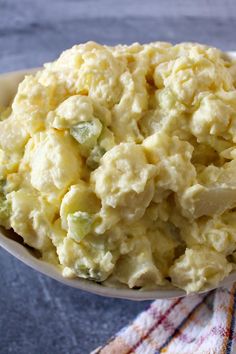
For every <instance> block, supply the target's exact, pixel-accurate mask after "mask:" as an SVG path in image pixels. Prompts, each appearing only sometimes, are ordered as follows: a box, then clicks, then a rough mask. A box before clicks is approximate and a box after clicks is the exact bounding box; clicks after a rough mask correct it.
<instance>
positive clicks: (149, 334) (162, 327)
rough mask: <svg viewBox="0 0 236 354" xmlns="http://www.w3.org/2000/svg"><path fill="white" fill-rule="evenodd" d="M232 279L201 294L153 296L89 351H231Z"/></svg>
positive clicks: (235, 290)
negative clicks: (126, 322)
mask: <svg viewBox="0 0 236 354" xmlns="http://www.w3.org/2000/svg"><path fill="white" fill-rule="evenodd" d="M235 309H236V283H235V284H234V285H232V286H230V287H227V288H226V287H225V288H220V289H217V290H214V291H210V292H208V293H205V294H202V295H192V296H186V297H183V298H178V299H171V300H156V301H154V302H153V303H152V304H151V306H150V307H149V308H148V309H147V310H146V311H144V312H142V313H141V314H139V315H138V317H137V318H136V319H135V320H134V321H133V322H132V323H130V324H129V325H128V326H127V327H125V328H123V329H122V330H121V331H120V332H118V333H117V334H116V335H115V336H114V337H113V338H111V339H110V341H109V342H108V343H107V344H105V345H104V346H103V347H100V348H98V349H96V350H95V351H94V352H93V354H95V353H96V354H131V353H137V354H154V353H155V354H158V353H165V354H234V353H236V324H235V322H236V315H235Z"/></svg>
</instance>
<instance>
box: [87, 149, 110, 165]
mask: <svg viewBox="0 0 236 354" xmlns="http://www.w3.org/2000/svg"><path fill="white" fill-rule="evenodd" d="M105 152H106V150H105V149H104V148H103V147H101V146H98V145H97V146H95V147H94V148H93V150H92V151H91V153H90V155H89V157H88V158H87V160H86V165H87V166H88V167H89V168H90V169H91V170H95V169H96V168H97V167H98V165H99V162H100V159H101V157H102V156H103V155H104V154H105Z"/></svg>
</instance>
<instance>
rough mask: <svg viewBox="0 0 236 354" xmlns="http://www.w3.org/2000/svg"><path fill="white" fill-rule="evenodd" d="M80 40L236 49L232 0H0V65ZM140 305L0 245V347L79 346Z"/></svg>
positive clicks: (100, 338) (42, 353)
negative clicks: (28, 261) (95, 291)
mask: <svg viewBox="0 0 236 354" xmlns="http://www.w3.org/2000/svg"><path fill="white" fill-rule="evenodd" d="M88 40H95V41H98V42H100V43H104V44H117V43H131V42H134V41H139V42H150V41H155V40H164V41H170V42H173V43H176V42H180V41H197V42H202V43H206V44H210V45H213V46H218V47H220V48H221V49H224V50H236V2H235V1H234V0H228V1H226V0H224V1H223V0H211V1H210V0H208V1H207V0H198V1H191V0H162V1H158V0H145V1H143V0H133V1H132V0H77V1H76V0H5V1H4V0H0V72H7V71H12V70H17V69H24V68H29V67H36V66H41V65H42V64H43V63H44V62H46V61H50V60H52V59H55V58H56V57H57V56H58V54H59V53H60V52H61V51H62V50H64V49H65V48H69V47H71V46H72V45H73V44H76V43H80V42H85V41H88ZM147 306H148V302H131V301H125V300H116V299H109V298H101V297H98V296H96V295H90V294H88V293H85V292H82V291H79V290H76V289H71V288H69V287H66V286H64V285H62V284H59V283H57V282H56V281H54V280H51V279H49V278H47V277H45V276H42V275H40V274H38V273H36V272H35V271H33V270H31V269H30V268H28V267H26V266H25V265H23V264H22V263H20V262H19V261H17V260H16V259H14V258H13V257H12V256H10V255H9V254H7V253H6V252H5V251H3V250H0V353H1V354H8V353H14V354H86V353H89V352H90V351H91V350H92V349H95V348H96V347H97V346H99V345H101V344H102V343H104V342H105V341H106V340H107V339H108V338H109V337H110V336H111V335H113V334H114V333H115V332H116V331H118V330H119V329H120V328H121V327H122V326H124V325H126V324H127V323H128V322H129V321H130V320H131V319H132V318H133V317H134V316H136V315H137V314H138V313H139V312H140V311H141V310H143V309H145V308H147ZM111 354H112V353H111Z"/></svg>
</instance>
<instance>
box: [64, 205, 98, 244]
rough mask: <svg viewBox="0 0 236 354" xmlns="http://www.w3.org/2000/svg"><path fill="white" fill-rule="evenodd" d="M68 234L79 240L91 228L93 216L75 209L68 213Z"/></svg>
mask: <svg viewBox="0 0 236 354" xmlns="http://www.w3.org/2000/svg"><path fill="white" fill-rule="evenodd" d="M67 222H68V236H69V237H71V238H72V239H73V240H74V241H76V242H80V241H81V240H82V239H83V238H84V237H85V236H86V235H87V234H88V233H89V232H90V231H91V229H92V223H93V217H92V216H91V215H90V214H89V213H86V212H82V211H76V212H75V213H73V214H68V216H67Z"/></svg>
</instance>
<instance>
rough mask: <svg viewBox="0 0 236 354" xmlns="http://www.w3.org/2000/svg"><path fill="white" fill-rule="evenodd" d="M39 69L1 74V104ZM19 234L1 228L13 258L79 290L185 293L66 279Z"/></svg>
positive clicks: (144, 295) (141, 296)
mask: <svg viewBox="0 0 236 354" xmlns="http://www.w3.org/2000/svg"><path fill="white" fill-rule="evenodd" d="M228 55H229V56H230V57H233V58H236V52H228ZM37 70H38V69H28V70H22V71H17V72H11V73H7V74H2V75H0V105H1V106H2V105H4V106H6V105H8V104H9V103H10V102H11V99H12V98H13V97H14V94H15V93H16V90H17V87H18V84H19V83H20V82H21V81H22V79H23V78H24V76H25V75H26V74H30V73H34V72H35V71H37ZM19 239H20V238H19V237H17V235H15V234H14V233H13V232H9V231H7V230H5V229H4V228H2V227H0V246H1V247H3V248H4V249H5V250H6V251H8V252H9V253H10V254H12V255H13V256H14V257H16V258H17V259H19V260H20V261H22V262H23V263H25V264H27V265H28V266H30V267H31V268H33V269H35V270H37V271H39V272H40V273H43V274H45V275H47V276H49V277H51V278H53V279H56V280H57V281H59V282H61V283H63V284H65V285H67V286H71V287H74V288H77V289H81V290H85V291H88V292H91V293H94V294H98V295H103V296H108V297H116V298H123V299H129V300H153V299H170V298H176V297H181V296H185V295H186V293H185V292H184V291H183V290H180V289H177V288H174V287H171V288H163V287H161V288H159V289H156V290H150V291H141V290H133V289H128V288H113V287H106V286H103V285H100V284H97V283H95V282H93V281H89V280H85V279H80V278H76V279H67V278H64V277H63V276H62V274H61V272H60V270H59V269H58V268H57V267H55V266H53V265H51V264H49V263H46V262H44V261H41V260H40V259H38V258H37V257H36V256H35V255H34V253H33V252H32V250H30V248H28V247H25V246H24V245H23V244H22V243H21V242H19ZM234 281H236V272H233V273H231V274H230V275H229V276H228V277H227V278H225V279H224V280H223V281H222V282H221V283H220V284H219V286H222V285H228V284H230V283H232V282H234Z"/></svg>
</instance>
